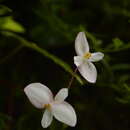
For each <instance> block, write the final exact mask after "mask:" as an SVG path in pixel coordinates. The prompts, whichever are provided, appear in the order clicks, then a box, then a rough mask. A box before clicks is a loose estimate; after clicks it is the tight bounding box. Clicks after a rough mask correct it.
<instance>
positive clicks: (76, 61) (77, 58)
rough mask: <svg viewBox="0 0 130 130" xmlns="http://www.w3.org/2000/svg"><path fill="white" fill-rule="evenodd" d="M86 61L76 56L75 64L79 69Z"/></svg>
mask: <svg viewBox="0 0 130 130" xmlns="http://www.w3.org/2000/svg"><path fill="white" fill-rule="evenodd" d="M83 62H84V59H83V57H82V56H74V64H75V65H76V66H77V67H78V66H80V65H81V64H83Z"/></svg>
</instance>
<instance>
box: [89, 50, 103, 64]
mask: <svg viewBox="0 0 130 130" xmlns="http://www.w3.org/2000/svg"><path fill="white" fill-rule="evenodd" d="M91 55H92V56H91V57H90V58H89V59H88V60H89V61H91V62H96V61H99V60H101V59H102V58H103V57H104V54H103V53H101V52H95V53H92V54H91Z"/></svg>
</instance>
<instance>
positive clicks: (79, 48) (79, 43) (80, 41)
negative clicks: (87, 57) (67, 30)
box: [75, 32, 89, 56]
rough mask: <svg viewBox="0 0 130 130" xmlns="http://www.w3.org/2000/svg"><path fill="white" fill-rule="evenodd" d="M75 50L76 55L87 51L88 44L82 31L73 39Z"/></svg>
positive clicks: (81, 54)
mask: <svg viewBox="0 0 130 130" xmlns="http://www.w3.org/2000/svg"><path fill="white" fill-rule="evenodd" d="M75 50H76V53H77V55H79V56H83V55H84V54H85V53H87V52H89V45H88V42H87V39H86V36H85V33H84V32H79V33H78V35H77V37H76V40H75Z"/></svg>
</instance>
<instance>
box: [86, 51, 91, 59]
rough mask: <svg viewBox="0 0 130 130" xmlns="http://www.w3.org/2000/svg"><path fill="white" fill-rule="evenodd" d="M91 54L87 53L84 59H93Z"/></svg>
mask: <svg viewBox="0 0 130 130" xmlns="http://www.w3.org/2000/svg"><path fill="white" fill-rule="evenodd" d="M91 55H92V54H91V53H90V52H87V53H85V55H84V58H87V59H89V58H90V57H91Z"/></svg>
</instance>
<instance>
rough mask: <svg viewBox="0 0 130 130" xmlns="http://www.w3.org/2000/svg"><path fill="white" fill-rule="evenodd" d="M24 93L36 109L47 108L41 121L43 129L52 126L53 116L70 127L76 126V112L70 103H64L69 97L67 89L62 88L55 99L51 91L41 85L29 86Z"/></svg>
mask: <svg viewBox="0 0 130 130" xmlns="http://www.w3.org/2000/svg"><path fill="white" fill-rule="evenodd" d="M24 92H25V94H26V95H27V97H28V98H29V100H30V102H31V103H32V104H33V105H34V106H35V107H37V108H39V109H43V108H45V112H44V114H43V118H42V121H41V125H42V127H43V128H47V127H48V126H49V125H50V124H51V122H52V119H53V116H54V117H55V118H56V119H57V120H59V121H61V122H63V123H65V124H67V125H69V126H72V127H74V126H75V125H76V122H77V117H76V114H75V111H74V109H73V107H72V106H71V105H70V104H69V103H67V102H65V101H64V100H65V99H66V98H67V96H68V89H67V88H62V89H61V90H60V91H59V92H58V93H57V95H56V96H55V98H53V94H52V92H51V91H50V89H49V88H48V87H46V86H45V85H43V84H41V83H32V84H29V85H28V86H27V87H25V89H24Z"/></svg>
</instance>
